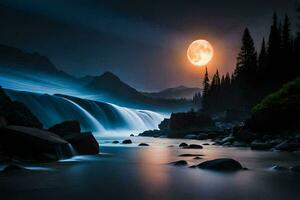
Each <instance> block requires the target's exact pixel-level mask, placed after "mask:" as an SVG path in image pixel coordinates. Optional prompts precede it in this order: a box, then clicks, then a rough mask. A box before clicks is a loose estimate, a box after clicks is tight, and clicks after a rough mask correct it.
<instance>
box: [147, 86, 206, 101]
mask: <svg viewBox="0 0 300 200" xmlns="http://www.w3.org/2000/svg"><path fill="white" fill-rule="evenodd" d="M198 92H201V89H200V88H197V87H191V88H190V87H186V86H184V85H180V86H178V87H174V88H167V89H164V90H162V91H159V92H144V93H143V94H144V95H146V96H149V97H152V98H158V99H181V98H185V99H192V98H193V96H194V95H195V94H196V93H198Z"/></svg>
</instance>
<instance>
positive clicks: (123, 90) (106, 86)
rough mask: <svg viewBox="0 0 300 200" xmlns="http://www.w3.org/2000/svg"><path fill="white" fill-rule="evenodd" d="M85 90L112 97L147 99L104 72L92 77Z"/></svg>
mask: <svg viewBox="0 0 300 200" xmlns="http://www.w3.org/2000/svg"><path fill="white" fill-rule="evenodd" d="M86 88H87V89H90V90H93V91H97V92H102V93H106V94H107V95H110V96H112V97H122V98H128V99H132V98H133V99H145V98H147V97H146V96H144V95H143V94H141V93H140V92H138V91H137V90H136V89H134V88H132V87H131V86H129V85H127V84H126V83H124V82H123V81H121V80H120V78H119V77H117V76H116V75H114V74H113V73H111V72H105V73H103V74H102V75H100V76H96V77H94V78H93V79H92V80H91V81H90V82H89V83H88V84H87V86H86Z"/></svg>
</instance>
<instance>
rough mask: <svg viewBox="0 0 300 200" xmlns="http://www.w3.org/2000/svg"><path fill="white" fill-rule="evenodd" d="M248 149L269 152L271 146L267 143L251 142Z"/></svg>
mask: <svg viewBox="0 0 300 200" xmlns="http://www.w3.org/2000/svg"><path fill="white" fill-rule="evenodd" d="M250 147H251V149H252V150H261V151H263V150H270V149H271V148H272V145H271V144H270V143H267V142H259V141H253V142H252V143H251V144H250Z"/></svg>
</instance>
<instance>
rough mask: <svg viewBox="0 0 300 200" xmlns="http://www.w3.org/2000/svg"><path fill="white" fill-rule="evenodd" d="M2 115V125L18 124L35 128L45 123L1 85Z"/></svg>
mask: <svg viewBox="0 0 300 200" xmlns="http://www.w3.org/2000/svg"><path fill="white" fill-rule="evenodd" d="M0 102H1V104H0V115H1V117H2V122H1V123H2V125H18V126H26V127H33V128H42V127H43V124H42V123H41V122H40V121H39V119H38V118H37V117H36V116H35V115H34V114H33V113H32V112H31V111H30V110H29V109H28V107H27V106H26V105H25V104H23V103H21V102H18V101H12V100H11V99H10V98H9V97H8V96H7V95H6V93H5V91H4V90H3V89H2V87H1V86H0Z"/></svg>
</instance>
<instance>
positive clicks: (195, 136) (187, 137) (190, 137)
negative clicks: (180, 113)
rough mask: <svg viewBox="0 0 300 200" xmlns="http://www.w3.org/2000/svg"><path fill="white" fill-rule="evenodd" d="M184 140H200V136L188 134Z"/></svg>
mask: <svg viewBox="0 0 300 200" xmlns="http://www.w3.org/2000/svg"><path fill="white" fill-rule="evenodd" d="M184 139H190V140H196V139H198V136H197V135H193V134H188V135H186V136H184Z"/></svg>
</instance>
